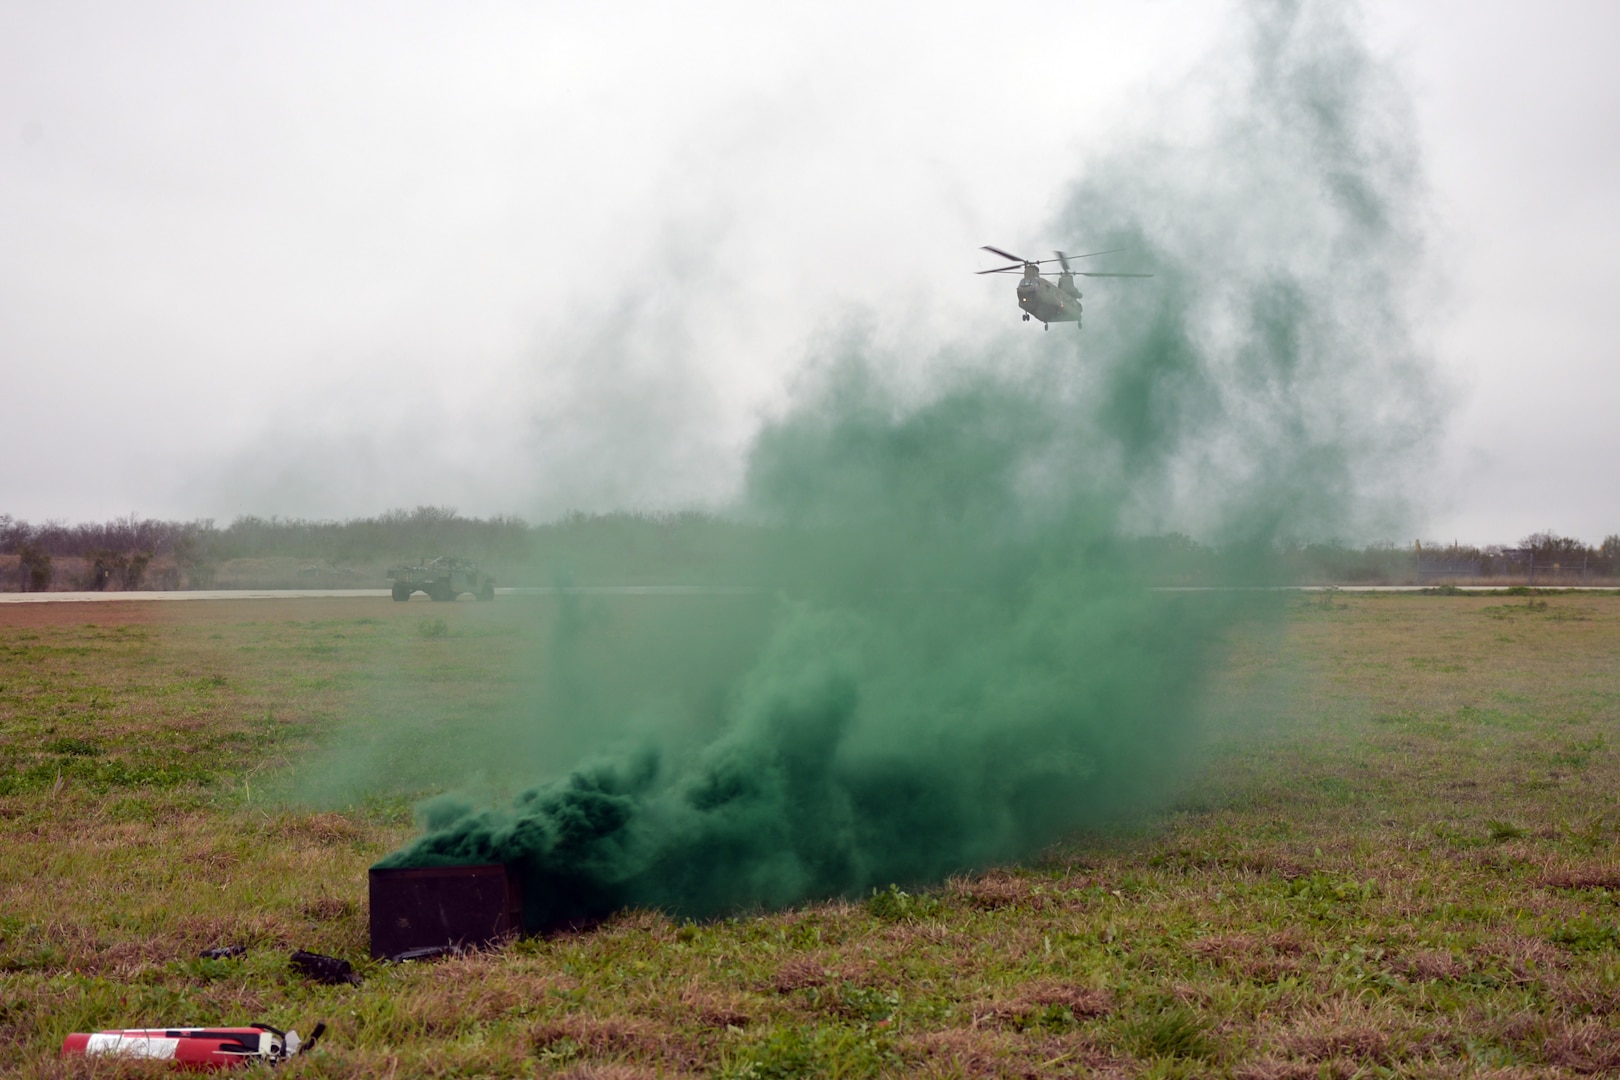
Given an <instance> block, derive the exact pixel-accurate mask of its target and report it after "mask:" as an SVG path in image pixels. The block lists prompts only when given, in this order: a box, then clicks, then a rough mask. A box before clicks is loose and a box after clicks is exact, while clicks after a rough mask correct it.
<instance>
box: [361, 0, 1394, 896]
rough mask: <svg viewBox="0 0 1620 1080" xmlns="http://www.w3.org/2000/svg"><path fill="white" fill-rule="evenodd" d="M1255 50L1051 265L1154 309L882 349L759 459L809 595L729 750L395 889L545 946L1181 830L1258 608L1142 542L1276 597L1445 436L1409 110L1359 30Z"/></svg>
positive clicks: (447, 807)
mask: <svg viewBox="0 0 1620 1080" xmlns="http://www.w3.org/2000/svg"><path fill="white" fill-rule="evenodd" d="M1247 41H1248V46H1249V48H1248V53H1247V61H1246V62H1245V64H1244V70H1243V71H1242V72H1241V74H1240V75H1239V76H1238V77H1237V78H1236V79H1233V78H1231V77H1227V78H1224V79H1217V78H1212V80H1211V81H1210V82H1209V84H1208V85H1207V86H1205V87H1204V89H1205V90H1207V91H1209V92H1210V95H1211V99H1212V100H1214V101H1216V102H1217V104H1216V106H1215V107H1214V109H1213V112H1212V113H1211V114H1209V115H1204V116H1201V117H1200V118H1197V121H1196V129H1195V130H1186V131H1183V132H1181V133H1180V134H1179V136H1178V139H1179V141H1176V140H1172V139H1170V138H1169V137H1168V136H1165V135H1164V134H1163V133H1162V132H1158V133H1155V141H1153V142H1149V143H1146V144H1139V145H1131V146H1124V147H1120V148H1118V149H1116V150H1114V151H1112V152H1111V153H1110V154H1108V155H1107V159H1106V160H1105V161H1102V162H1099V163H1098V164H1097V165H1096V166H1094V167H1093V168H1092V169H1091V170H1090V172H1089V173H1088V179H1087V180H1086V181H1085V182H1083V183H1082V184H1080V185H1078V186H1077V188H1076V189H1075V191H1074V193H1073V197H1072V199H1071V202H1070V205H1069V208H1068V209H1067V211H1066V212H1065V213H1064V215H1063V220H1062V222H1061V225H1060V228H1058V230H1057V235H1059V236H1062V237H1064V238H1065V242H1066V243H1069V244H1072V243H1073V242H1074V241H1070V240H1068V238H1071V237H1072V238H1077V239H1078V238H1083V241H1084V242H1085V243H1087V244H1088V245H1091V246H1094V247H1116V246H1117V247H1126V248H1129V249H1130V253H1131V258H1132V268H1150V269H1151V270H1152V271H1153V272H1154V273H1155V274H1156V275H1157V277H1156V278H1155V279H1154V280H1153V281H1152V282H1131V283H1130V287H1129V288H1128V289H1127V288H1126V287H1125V286H1123V285H1118V284H1113V283H1111V284H1110V285H1109V287H1108V288H1107V289H1106V293H1107V295H1106V297H1100V296H1099V297H1091V298H1088V300H1089V301H1090V303H1089V306H1090V307H1091V310H1092V313H1093V314H1092V315H1091V317H1090V319H1089V320H1088V327H1087V329H1086V331H1085V332H1084V333H1081V334H1076V333H1075V332H1074V328H1073V327H1072V326H1065V325H1059V326H1057V327H1055V328H1054V329H1053V331H1052V332H1051V333H1049V334H1034V335H1030V334H1029V333H1028V331H1029V328H1028V327H1025V326H1022V325H1021V324H1016V323H1011V322H1010V320H1009V325H1008V326H1007V327H1006V328H1005V333H1004V336H1001V337H998V339H997V340H998V344H997V345H995V346H992V347H988V348H984V349H979V350H974V349H969V348H963V349H960V350H957V351H956V352H955V353H953V355H952V356H950V357H947V358H944V359H942V360H941V361H940V363H939V364H937V365H936V367H935V368H934V370H935V371H936V374H935V376H934V377H932V378H930V379H928V380H925V383H924V386H923V388H922V389H920V390H919V389H918V388H917V387H916V386H912V387H911V388H910V389H909V390H901V389H898V388H897V387H896V386H895V385H894V383H893V380H890V379H887V378H885V376H884V374H883V372H884V371H885V370H886V366H885V364H884V361H883V358H882V357H878V356H874V355H873V354H872V351H871V349H870V348H869V347H868V346H867V345H866V344H865V343H864V342H863V341H862V339H861V338H860V337H859V335H854V336H852V337H851V338H850V339H849V340H848V341H845V342H843V343H842V344H841V345H839V346H837V347H835V348H830V349H828V350H827V355H826V356H824V357H823V358H822V362H821V364H820V365H819V367H818V373H817V375H816V377H815V379H814V380H813V388H812V389H810V390H808V391H806V392H805V393H804V394H803V395H801V397H800V399H799V401H798V402H797V403H796V404H795V406H794V407H793V408H791V409H790V410H788V411H787V413H786V414H785V415H784V416H782V417H780V418H779V419H777V420H776V421H774V422H772V423H770V424H768V425H767V426H766V427H765V429H764V430H763V431H762V433H761V434H760V436H759V437H758V439H757V441H756V443H755V445H754V446H753V448H752V450H751V456H750V458H749V468H748V479H747V485H746V491H745V493H744V495H743V496H742V498H741V500H740V505H739V506H738V507H737V508H736V512H737V513H738V514H739V515H740V516H743V517H746V518H748V519H750V520H753V521H757V522H762V523H765V524H768V525H770V526H771V529H770V530H769V532H768V535H770V536H772V537H775V538H776V539H775V540H774V541H773V542H772V544H771V550H770V551H769V552H768V561H769V564H770V565H771V566H772V567H773V572H774V573H775V575H776V580H778V581H780V582H781V583H782V590H781V595H780V596H779V598H778V599H777V600H776V608H775V610H774V612H773V614H772V617H771V619H770V623H769V632H768V634H767V636H766V639H765V643H764V645H763V648H762V649H761V650H760V651H759V653H758V654H757V657H756V658H755V659H754V661H753V662H752V664H751V666H749V668H748V669H747V670H746V671H745V672H744V673H743V674H742V675H740V676H739V677H737V678H736V679H735V680H733V682H732V683H731V685H730V686H729V687H728V689H727V692H726V693H725V695H724V696H723V697H722V698H721V699H720V704H719V705H718V706H717V707H718V708H719V710H720V714H721V715H720V717H719V720H718V723H717V725H716V726H715V729H714V730H717V731H718V734H717V735H714V736H713V737H711V738H708V739H706V740H700V741H698V742H696V743H695V744H693V743H692V742H684V743H683V742H682V741H681V740H676V739H658V738H656V737H653V738H650V739H649V740H648V741H647V742H646V743H645V745H644V746H643V747H642V748H640V749H639V750H636V751H633V752H628V753H622V754H619V755H616V756H612V757H605V758H602V759H599V760H596V761H594V762H592V763H589V764H586V765H583V766H581V767H579V768H577V769H575V770H574V771H573V772H572V773H570V774H569V775H566V776H564V777H562V778H560V779H554V780H551V781H549V782H546V783H542V784H540V785H539V786H536V787H534V788H532V789H530V790H528V791H526V792H524V793H523V794H522V795H521V796H519V797H518V798H517V799H516V800H515V801H514V802H513V803H511V804H510V805H508V806H504V807H501V808H497V809H485V810H474V809H472V808H471V806H470V805H467V804H463V803H457V802H454V801H442V800H441V801H439V802H436V803H434V804H430V806H429V807H427V808H426V810H425V816H426V830H425V833H424V835H423V836H422V837H420V838H419V839H418V840H417V841H416V842H415V843H414V844H413V845H411V846H410V847H409V848H407V849H406V850H404V851H401V852H398V853H396V854H395V855H393V856H391V857H390V860H389V864H390V865H433V864H447V863H466V862H487V861H500V862H505V863H508V864H510V865H512V866H514V867H515V868H517V869H518V870H519V871H520V873H521V874H522V875H523V877H524V879H525V882H526V886H527V897H528V902H529V905H530V909H529V913H528V914H529V921H530V923H531V925H532V926H534V927H541V926H545V925H550V924H554V923H556V922H559V921H564V920H571V919H582V918H590V917H593V916H598V915H601V914H604V913H606V912H608V911H611V910H613V909H616V908H618V907H622V906H650V907H657V908H661V909H664V910H667V911H671V912H677V913H683V914H689V915H695V916H702V915H709V914H714V913H718V912H722V911H727V910H735V909H739V908H746V907H751V906H756V905H763V906H775V905H782V904H788V903H792V902H795V901H798V900H801V899H806V898H812V897H821V896H830V895H839V894H850V893H856V892H859V891H864V890H865V889H867V888H868V887H871V886H873V885H880V884H883V883H887V882H889V881H899V882H915V881H926V880H929V879H936V878H938V877H939V876H941V875H943V874H946V873H949V872H951V871H954V870H959V869H964V868H969V867H974V866H981V865H984V864H987V863H990V862H993V861H997V860H1009V859H1016V858H1020V857H1023V856H1026V855H1029V854H1031V853H1032V852H1035V851H1036V850H1038V849H1039V848H1040V847H1042V846H1043V845H1046V844H1048V843H1050V842H1052V841H1053V840H1054V839H1056V838H1058V837H1059V836H1061V835H1062V834H1063V833H1064V832H1065V831H1066V830H1072V829H1074V828H1076V827H1080V826H1084V825H1086V824H1088V823H1095V822H1099V821H1103V820H1107V819H1109V818H1112V817H1117V816H1118V815H1120V814H1121V813H1125V812H1129V811H1130V810H1132V809H1135V808H1139V807H1141V806H1144V805H1147V804H1149V803H1151V802H1152V800H1154V799H1155V798H1160V797H1162V796H1163V795H1164V793H1165V792H1166V791H1167V790H1168V789H1169V787H1170V785H1171V784H1172V783H1173V782H1174V780H1175V778H1176V775H1177V769H1178V766H1180V765H1182V764H1184V761H1183V759H1184V758H1185V757H1186V756H1187V754H1188V752H1189V751H1190V750H1191V749H1192V748H1194V747H1195V746H1196V745H1197V744H1196V739H1195V738H1194V726H1195V723H1196V719H1197V712H1198V701H1199V697H1200V693H1201V690H1202V688H1203V686H1204V685H1205V682H1206V680H1207V678H1208V676H1209V673H1210V671H1211V669H1212V666H1213V665H1214V664H1215V663H1216V661H1217V660H1218V657H1219V641H1220V638H1221V635H1222V634H1223V632H1224V631H1225V630H1227V629H1229V628H1230V626H1231V624H1232V621H1233V620H1234V619H1235V618H1239V617H1242V615H1243V614H1244V613H1245V612H1247V611H1252V610H1253V608H1254V605H1255V604H1256V603H1258V602H1261V601H1256V600H1254V599H1252V596H1253V594H1245V593H1242V592H1238V591H1233V592H1216V593H1174V592H1164V591H1156V590H1154V589H1153V588H1152V586H1153V585H1154V584H1155V582H1156V581H1158V580H1160V578H1159V577H1158V576H1156V568H1155V566H1154V564H1153V562H1152V560H1151V559H1144V558H1142V557H1141V555H1140V552H1141V551H1142V550H1143V547H1142V545H1140V544H1139V543H1136V542H1134V540H1133V538H1135V537H1138V536H1140V535H1142V534H1144V533H1152V532H1161V531H1165V530H1169V529H1188V530H1196V531H1197V532H1198V533H1199V534H1200V535H1202V536H1205V537H1208V538H1210V539H1213V540H1216V541H1218V542H1219V543H1221V544H1222V545H1223V546H1224V549H1225V550H1226V551H1228V552H1230V553H1231V558H1230V560H1229V562H1228V565H1229V566H1230V573H1231V579H1230V580H1231V582H1232V583H1234V584H1239V583H1249V582H1252V581H1254V580H1257V579H1256V578H1255V576H1254V573H1255V572H1257V571H1254V570H1253V568H1256V567H1263V565H1264V561H1265V560H1264V552H1265V551H1266V549H1267V546H1268V545H1269V544H1271V543H1272V542H1273V541H1275V540H1276V539H1279V538H1282V537H1285V536H1286V537H1313V536H1322V535H1334V534H1338V535H1344V534H1346V533H1347V532H1349V531H1351V530H1354V529H1355V528H1357V527H1358V525H1360V524H1363V523H1365V522H1366V521H1368V520H1370V519H1369V517H1368V515H1369V514H1384V513H1387V512H1389V507H1390V506H1392V505H1394V503H1393V502H1387V503H1386V501H1382V500H1380V499H1379V498H1378V497H1376V496H1378V495H1379V493H1380V491H1382V490H1387V489H1388V486H1389V485H1388V475H1389V470H1390V469H1391V468H1392V466H1393V464H1394V463H1395V462H1397V461H1398V460H1399V458H1400V455H1401V454H1403V453H1405V452H1406V451H1408V450H1410V449H1411V447H1412V446H1413V445H1414V443H1415V442H1416V441H1418V440H1420V439H1421V437H1422V435H1423V432H1424V424H1423V417H1424V416H1425V415H1426V409H1425V401H1424V393H1425V383H1424V380H1423V376H1422V368H1421V365H1419V364H1418V363H1417V362H1416V361H1415V360H1414V352H1415V350H1414V347H1413V345H1412V343H1411V335H1410V332H1409V331H1408V329H1407V323H1406V320H1405V318H1404V317H1403V314H1402V312H1403V310H1404V308H1405V305H1406V303H1407V294H1408V292H1409V291H1410V285H1411V282H1410V280H1409V276H1410V274H1411V272H1412V268H1413V267H1414V266H1415V260H1416V257H1417V254H1418V234H1419V228H1418V226H1419V222H1418V221H1417V220H1416V219H1415V217H1414V215H1413V212H1412V210H1411V206H1412V205H1413V203H1414V190H1413V185H1414V182H1415V181H1414V177H1415V168H1414V159H1413V156H1412V152H1411V148H1410V144H1409V140H1408V138H1407V135H1406V131H1407V129H1406V126H1405V121H1404V116H1403V114H1402V113H1401V112H1400V106H1401V101H1400V97H1399V95H1398V94H1395V93H1394V92H1393V89H1392V85H1391V83H1390V81H1389V79H1388V76H1387V75H1386V74H1385V73H1383V72H1382V71H1381V70H1380V69H1379V67H1378V66H1377V65H1376V64H1374V63H1373V62H1371V61H1370V60H1369V59H1368V57H1367V55H1366V54H1365V51H1364V49H1363V48H1362V46H1361V45H1360V44H1359V43H1358V41H1357V39H1356V37H1355V35H1354V34H1353V33H1352V30H1351V26H1350V24H1349V23H1348V22H1347V21H1346V18H1345V17H1344V15H1343V14H1342V13H1341V12H1340V11H1339V10H1338V9H1336V8H1332V9H1317V8H1311V7H1302V6H1300V5H1296V4H1288V3H1279V4H1274V5H1267V6H1265V7H1264V8H1263V10H1261V11H1260V12H1259V13H1258V14H1257V15H1256V16H1255V17H1254V19H1253V25H1252V26H1251V27H1250V28H1249V32H1248V34H1247ZM1230 66H1231V65H1230V64H1228V68H1230ZM1096 291H1097V292H1099V293H1100V292H1102V291H1103V290H1101V289H1099V290H1096ZM1098 300H1100V301H1101V302H1100V303H1099V302H1097V301H1098ZM1014 340H1017V341H1019V342H1021V343H1024V344H1018V345H1012V344H1006V345H1003V344H1001V342H1009V343H1010V342H1012V341H1014ZM1030 341H1034V342H1035V344H1034V346H1030V345H1028V344H1027V343H1028V342H1030ZM947 372H948V373H947ZM1245 597H1250V599H1245Z"/></svg>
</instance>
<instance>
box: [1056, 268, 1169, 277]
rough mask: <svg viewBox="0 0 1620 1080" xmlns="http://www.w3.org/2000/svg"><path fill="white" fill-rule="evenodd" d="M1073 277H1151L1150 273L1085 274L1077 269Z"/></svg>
mask: <svg viewBox="0 0 1620 1080" xmlns="http://www.w3.org/2000/svg"><path fill="white" fill-rule="evenodd" d="M1074 276H1075V277H1152V276H1153V275H1152V274H1085V273H1081V272H1080V271H1079V270H1076V271H1075V272H1074Z"/></svg>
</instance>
